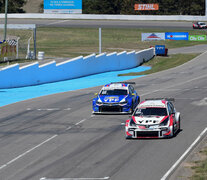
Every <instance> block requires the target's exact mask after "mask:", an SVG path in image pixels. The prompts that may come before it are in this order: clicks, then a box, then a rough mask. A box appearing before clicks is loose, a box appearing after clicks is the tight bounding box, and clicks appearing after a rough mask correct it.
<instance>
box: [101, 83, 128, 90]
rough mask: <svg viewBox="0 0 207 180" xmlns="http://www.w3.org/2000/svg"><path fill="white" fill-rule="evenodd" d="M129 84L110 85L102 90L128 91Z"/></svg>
mask: <svg viewBox="0 0 207 180" xmlns="http://www.w3.org/2000/svg"><path fill="white" fill-rule="evenodd" d="M128 88H129V84H126V83H110V84H106V85H105V86H103V88H102V90H112V89H124V90H128Z"/></svg>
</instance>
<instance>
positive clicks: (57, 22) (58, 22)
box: [44, 20, 71, 26]
mask: <svg viewBox="0 0 207 180" xmlns="http://www.w3.org/2000/svg"><path fill="white" fill-rule="evenodd" d="M67 21H71V20H62V21H56V22H52V23H48V24H46V26H49V25H53V24H60V23H64V22H67ZM44 26H45V25H44Z"/></svg>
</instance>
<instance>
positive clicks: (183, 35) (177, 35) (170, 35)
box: [165, 32, 189, 41]
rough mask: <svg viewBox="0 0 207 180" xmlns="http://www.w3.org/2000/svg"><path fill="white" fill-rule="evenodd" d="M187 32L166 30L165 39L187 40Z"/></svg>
mask: <svg viewBox="0 0 207 180" xmlns="http://www.w3.org/2000/svg"><path fill="white" fill-rule="evenodd" d="M188 36H189V33H188V32H166V33H165V39H169V40H186V41H188Z"/></svg>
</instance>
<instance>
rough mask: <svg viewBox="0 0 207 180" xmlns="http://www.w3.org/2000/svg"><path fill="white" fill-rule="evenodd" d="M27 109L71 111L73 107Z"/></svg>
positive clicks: (29, 109) (28, 109)
mask: <svg viewBox="0 0 207 180" xmlns="http://www.w3.org/2000/svg"><path fill="white" fill-rule="evenodd" d="M26 110H27V111H31V110H37V111H61V110H63V111H70V110H71V108H66V109H60V108H38V109H32V108H27V109H26Z"/></svg>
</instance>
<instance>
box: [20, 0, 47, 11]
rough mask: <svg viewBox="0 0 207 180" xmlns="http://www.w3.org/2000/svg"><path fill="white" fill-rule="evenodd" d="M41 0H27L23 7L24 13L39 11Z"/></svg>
mask: <svg viewBox="0 0 207 180" xmlns="http://www.w3.org/2000/svg"><path fill="white" fill-rule="evenodd" d="M41 3H43V0H27V1H26V3H25V5H24V7H23V9H24V11H25V12H26V13H40V12H41V9H40V5H41Z"/></svg>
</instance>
